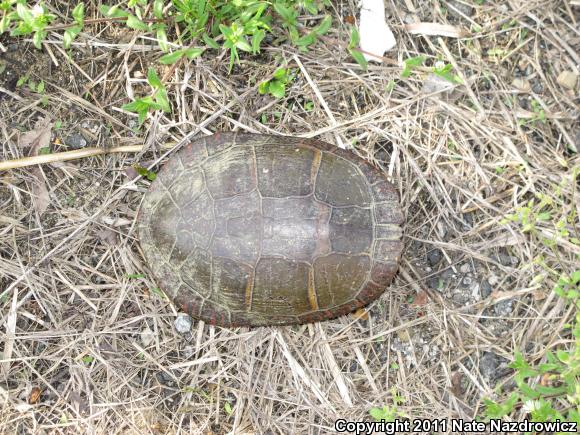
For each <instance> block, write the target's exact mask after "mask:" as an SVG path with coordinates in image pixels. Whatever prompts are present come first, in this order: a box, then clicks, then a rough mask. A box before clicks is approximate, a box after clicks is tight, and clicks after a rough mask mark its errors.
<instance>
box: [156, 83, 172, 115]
mask: <svg viewBox="0 0 580 435" xmlns="http://www.w3.org/2000/svg"><path fill="white" fill-rule="evenodd" d="M155 101H156V102H157V103H158V104H159V105H160V106H161V109H162V110H163V111H164V112H165V113H171V107H170V106H169V99H168V98H167V91H166V90H165V88H159V89H158V90H157V92H156V93H155Z"/></svg>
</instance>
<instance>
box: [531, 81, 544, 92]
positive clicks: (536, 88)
mask: <svg viewBox="0 0 580 435" xmlns="http://www.w3.org/2000/svg"><path fill="white" fill-rule="evenodd" d="M532 91H533V92H534V93H536V94H541V93H542V92H544V85H542V83H540V82H536V83H534V84H533V86H532Z"/></svg>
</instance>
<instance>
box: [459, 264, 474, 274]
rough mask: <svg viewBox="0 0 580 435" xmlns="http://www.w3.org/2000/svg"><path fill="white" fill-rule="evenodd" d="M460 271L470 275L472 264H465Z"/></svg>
mask: <svg viewBox="0 0 580 435" xmlns="http://www.w3.org/2000/svg"><path fill="white" fill-rule="evenodd" d="M459 271H460V272H461V273H469V272H471V264H469V263H464V264H462V265H461V266H460V267H459Z"/></svg>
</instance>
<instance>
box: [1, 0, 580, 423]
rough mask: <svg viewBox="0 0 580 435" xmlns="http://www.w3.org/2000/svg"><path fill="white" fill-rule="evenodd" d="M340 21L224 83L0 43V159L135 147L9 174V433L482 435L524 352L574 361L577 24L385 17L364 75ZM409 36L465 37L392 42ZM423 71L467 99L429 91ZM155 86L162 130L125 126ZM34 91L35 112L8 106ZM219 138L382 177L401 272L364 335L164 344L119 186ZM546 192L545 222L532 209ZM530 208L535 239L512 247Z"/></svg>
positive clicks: (210, 63)
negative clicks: (395, 201)
mask: <svg viewBox="0 0 580 435" xmlns="http://www.w3.org/2000/svg"><path fill="white" fill-rule="evenodd" d="M57 3H58V2H57ZM353 3H354V2H343V5H342V7H340V8H339V7H338V6H337V7H336V9H335V10H334V24H333V28H332V30H331V31H330V32H329V33H328V34H327V35H326V36H325V38H324V41H323V42H321V43H318V44H316V45H315V46H314V47H313V48H312V49H311V50H310V51H308V52H306V53H302V52H298V51H296V50H294V49H292V48H291V47H288V46H286V45H282V46H274V45H271V46H269V48H267V49H265V50H263V52H262V54H261V55H259V56H257V57H252V56H248V55H246V56H242V60H241V63H240V64H239V65H236V66H234V68H233V71H232V73H231V74H228V68H229V58H228V56H227V53H221V52H218V51H208V52H206V53H205V54H204V55H203V56H202V57H199V58H196V59H194V60H192V61H185V62H182V63H180V64H179V66H178V67H177V68H175V67H173V66H161V65H159V64H157V63H156V58H157V57H159V56H160V55H161V53H160V52H159V50H158V49H157V48H156V46H155V45H152V43H151V41H150V40H147V39H143V38H140V37H136V35H138V34H139V33H138V32H135V31H133V30H130V29H127V28H126V27H123V26H120V25H119V24H118V23H107V22H102V23H97V24H93V25H92V26H91V29H92V30H91V32H90V33H88V32H87V33H83V34H81V35H79V37H78V40H77V41H76V42H75V43H73V49H72V51H71V54H72V57H71V59H70V61H69V60H67V56H66V52H65V51H64V50H63V49H62V47H61V45H60V42H59V40H58V39H57V38H56V37H54V36H52V35H51V34H50V33H49V35H48V38H47V41H46V42H45V44H44V49H43V50H42V51H38V50H36V49H35V48H34V47H33V46H32V44H31V43H30V42H25V41H22V40H16V39H10V38H6V37H3V39H1V40H0V43H1V44H2V46H0V48H2V47H3V48H5V49H6V51H5V52H4V53H1V54H0V62H2V65H4V68H3V72H2V73H1V74H0V142H1V146H2V148H1V150H0V152H1V153H2V159H3V160H9V159H15V158H20V157H23V156H27V155H33V154H37V153H42V149H46V147H49V149H50V151H51V152H52V153H57V152H60V151H65V150H70V149H71V147H72V148H74V147H83V146H85V145H88V146H94V147H101V148H110V147H116V146H121V145H140V144H144V149H143V150H142V151H141V152H137V153H121V154H108V155H101V156H95V157H91V158H86V159H82V160H75V161H69V162H58V163H53V164H49V165H42V166H36V167H33V168H24V169H15V170H10V171H5V172H2V173H0V331H1V332H0V355H3V356H2V357H0V432H4V433H17V432H18V433H25V432H28V431H30V432H38V433H45V432H52V433H59V432H63V433H68V432H70V433H72V432H78V431H81V432H96V433H107V432H108V433H183V432H192V433H204V434H208V433H226V432H233V433H284V434H286V433H328V432H330V431H332V427H333V422H334V420H336V419H337V418H345V419H348V420H362V419H368V418H369V414H368V413H369V410H370V409H371V408H372V407H382V406H384V405H387V406H389V407H390V409H392V410H394V412H395V413H399V414H400V415H406V416H409V417H413V418H419V417H430V418H433V417H449V418H451V417H453V418H465V419H473V418H475V417H476V416H481V415H482V414H483V406H482V403H483V402H482V401H483V399H484V398H494V399H498V398H499V399H501V397H502V395H506V394H508V393H509V391H510V390H511V389H513V388H514V383H513V379H512V377H513V372H512V370H511V369H509V368H508V367H507V363H508V362H509V361H512V360H513V355H514V352H515V351H516V350H519V351H521V352H523V353H524V355H525V356H526V358H527V359H529V360H534V361H541V360H542V358H543V357H544V354H545V351H546V349H553V350H554V349H556V348H561V347H570V345H571V340H572V339H571V337H570V334H569V331H568V332H567V330H565V329H563V328H562V325H564V324H566V323H570V322H571V321H572V318H573V316H574V314H575V312H574V309H573V308H572V307H571V306H569V305H566V303H565V302H564V300H563V299H562V298H560V297H558V296H556V295H555V294H554V292H553V291H552V288H553V286H554V284H555V282H556V281H557V279H558V277H559V276H560V275H561V274H565V273H571V271H573V270H574V269H575V268H577V267H578V262H579V261H578V258H579V257H578V255H579V253H580V248H579V245H578V244H577V243H574V242H573V241H571V240H572V239H573V238H576V239H577V238H579V236H578V230H579V226H578V212H579V209H578V208H579V205H578V204H579V201H578V192H577V189H578V187H577V185H576V183H575V179H574V178H573V175H572V174H573V170H574V168H578V166H579V159H578V155H577V149H576V147H577V146H578V135H579V131H578V122H577V117H578V84H576V83H571V81H572V79H571V78H570V76H569V75H566V76H565V75H562V74H564V73H565V72H567V73H566V74H572V76H577V73H578V70H577V68H578V65H580V62H579V59H578V45H579V41H580V35H579V33H578V21H577V19H578V6H572V5H571V4H570V3H569V2H568V1H550V2H546V1H539V0H535V1H534V0H533V1H508V2H502V1H497V2H496V1H484V2H477V3H481V4H480V5H479V4H477V5H475V6H472V7H469V8H466V7H465V5H466V4H468V3H470V2H438V1H429V2H417V1H406V2H396V3H397V5H398V6H396V7H395V5H394V4H391V3H389V4H388V6H387V7H388V16H389V17H390V18H389V20H390V22H391V23H393V24H394V25H393V30H394V32H395V34H396V37H397V41H398V45H397V47H396V48H395V49H394V50H393V51H391V52H390V53H388V55H387V56H388V59H385V62H383V63H382V64H370V65H369V69H368V70H367V71H362V70H361V69H360V67H359V66H358V65H357V64H356V63H355V62H353V60H352V58H350V57H349V55H348V53H347V52H346V50H345V49H344V47H346V45H347V44H348V33H347V32H346V31H345V30H344V27H343V24H341V23H342V22H343V21H344V20H352V18H351V17H350V16H356V12H355V9H354V6H353ZM95 6H96V5H95V4H92V5H87V11H88V16H90V13H91V12H90V11H91V10H94V9H91V8H94V7H95ZM88 16H87V17H88ZM420 21H421V22H429V21H433V22H438V23H440V24H450V25H452V26H454V27H456V28H461V29H464V30H465V31H466V34H468V35H469V36H466V37H463V38H449V37H439V36H422V35H418V34H411V33H409V32H408V31H407V30H406V29H405V23H406V24H411V23H415V22H420ZM420 54H422V55H424V56H426V61H425V63H424V65H423V66H420V67H417V68H416V69H415V70H413V71H412V74H411V75H410V76H409V77H408V78H406V79H401V78H400V73H401V66H400V62H401V61H402V60H405V59H408V58H411V57H414V56H418V55H420ZM436 60H441V61H443V62H445V63H447V64H451V65H453V70H454V72H455V73H456V74H457V75H458V76H459V77H460V79H461V81H462V83H460V84H454V85H453V86H451V87H445V88H444V89H440V88H437V87H435V88H432V87H431V88H430V87H428V86H429V85H428V83H429V80H432V76H430V67H431V66H432V65H433V64H434V62H435V61H436ZM285 63H287V66H288V67H289V68H292V69H293V70H294V72H295V76H296V78H295V79H294V80H293V81H292V82H291V83H289V84H288V86H287V88H286V95H285V97H284V98H282V99H275V98H273V97H272V96H270V95H260V94H259V93H258V91H257V87H258V84H259V82H260V81H262V80H263V79H264V78H266V77H270V76H272V74H273V73H274V71H275V70H276V69H277V68H278V67H280V66H281V65H284V64H285ZM150 66H152V67H154V68H156V70H157V71H158V73H159V76H160V77H162V79H163V80H164V83H165V86H166V88H167V90H168V93H169V98H170V100H171V102H172V109H173V113H172V114H171V115H169V114H166V113H162V112H161V111H158V112H156V113H154V114H153V115H152V116H151V115H150V116H149V118H148V120H147V121H145V123H144V126H143V128H141V129H138V128H137V122H136V116H134V115H133V114H129V113H127V112H124V111H122V110H121V109H120V107H121V106H122V105H123V104H125V103H127V102H129V101H130V99H129V98H128V97H127V95H128V96H129V97H133V96H138V95H142V94H143V93H146V92H148V91H147V86H146V83H145V76H146V73H147V69H148V67H150ZM24 75H28V76H29V77H30V80H32V81H33V82H34V83H35V84H36V83H39V82H40V81H43V82H44V84H45V85H44V86H45V89H44V90H43V92H41V93H39V92H37V91H38V89H36V86H35V85H33V88H35V90H36V91H34V90H33V89H31V88H30V86H27V85H26V84H24V85H22V86H16V82H17V81H18V80H19V78H21V77H22V76H24ZM231 129H238V130H243V131H248V132H260V133H275V134H293V135H299V136H306V137H314V136H315V137H319V138H321V139H324V140H327V141H329V142H331V143H335V144H340V145H343V146H347V147H353V149H354V151H355V152H356V153H358V154H360V155H361V156H363V157H365V158H367V159H369V160H371V161H372V162H374V163H375V164H376V165H379V166H380V167H382V168H384V170H385V172H386V173H387V174H388V175H389V176H390V177H392V180H393V181H394V183H395V184H396V186H397V188H398V190H399V192H400V193H401V197H402V204H403V206H404V207H405V210H406V214H407V224H406V227H405V243H406V252H405V254H404V258H403V261H402V266H401V271H400V273H399V274H398V276H397V278H396V280H395V282H394V283H393V285H392V286H391V287H390V288H389V289H388V290H387V292H386V293H385V294H384V295H383V296H382V297H381V298H380V300H379V301H377V302H376V303H374V304H373V305H372V306H371V307H370V309H369V310H368V319H365V318H364V317H366V316H363V318H357V317H354V316H349V317H343V318H340V319H337V320H334V321H329V322H325V323H322V324H315V325H305V326H297V327H281V328H258V329H254V330H249V329H243V328H242V329H234V330H225V329H220V328H214V327H211V326H208V325H204V324H203V323H202V322H197V321H196V322H194V324H193V329H192V330H191V332H190V333H187V334H185V335H181V334H179V333H177V332H176V330H175V329H174V320H175V316H176V312H175V310H174V308H172V306H171V305H170V304H169V303H168V301H167V300H166V299H164V298H163V295H162V294H161V293H160V292H159V291H158V290H157V289H156V284H155V283H154V282H152V281H151V279H150V278H149V276H150V275H149V273H148V269H147V265H146V264H144V263H143V260H142V256H141V253H140V250H139V245H138V241H137V240H136V233H135V217H136V214H137V210H138V208H139V204H140V200H141V198H142V194H143V192H144V191H145V190H146V189H147V186H148V181H147V180H146V179H136V178H135V176H136V173H135V170H134V169H133V168H132V166H133V165H136V164H137V165H139V166H142V167H151V168H152V169H153V170H155V169H156V168H158V165H159V164H160V163H161V162H162V161H163V158H164V156H165V155H167V153H168V152H169V151H168V150H167V149H164V148H163V145H164V144H173V145H176V146H180V145H181V144H183V143H184V141H185V140H187V139H188V138H191V137H195V136H198V135H203V134H210V133H211V132H214V131H218V130H231ZM557 186H561V187H560V188H559V190H558V189H557ZM537 194H540V195H545V197H546V198H550V199H551V202H550V203H549V205H543V206H542V208H541V209H537V207H538V204H539V203H540V201H541V200H540V199H538V198H537ZM534 198H536V199H535V201H536V202H535V203H534V204H532V205H531V206H530V205H529V201H530V200H531V199H534ZM526 207H527V208H530V209H531V210H532V211H531V212H530V213H532V216H533V228H531V229H530V228H528V229H527V231H523V230H524V229H525V228H523V227H524V225H525V223H520V222H519V221H518V219H517V215H518V213H520V212H521V211H522V209H524V208H526ZM545 212H549V213H550V216H549V218H547V219H542V217H546V215H543V216H540V217H538V215H539V213H545ZM534 213H535V214H534ZM508 214H513V215H515V217H514V218H513V219H512V220H511V221H509V222H507V223H506V222H504V219H505V216H506V215H508ZM528 215H529V213H528ZM561 219H564V221H565V223H564V224H563V225H564V228H565V229H566V230H567V231H568V233H569V234H568V235H566V234H564V235H563V234H562V233H561V232H559V231H560V229H558V228H557V226H556V224H557V222H558V221H559V220H561ZM508 220H509V219H508ZM546 240H549V241H548V242H546ZM550 241H551V242H550ZM498 386H501V387H502V388H503V389H502V390H501V391H500V390H498V388H497V387H498ZM395 410H396V411H395ZM524 416H525V412H524V410H523V409H516V410H514V412H513V413H512V418H523V417H524Z"/></svg>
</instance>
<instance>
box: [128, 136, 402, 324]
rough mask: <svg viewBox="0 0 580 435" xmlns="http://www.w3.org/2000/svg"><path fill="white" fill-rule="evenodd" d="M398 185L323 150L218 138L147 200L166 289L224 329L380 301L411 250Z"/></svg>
mask: <svg viewBox="0 0 580 435" xmlns="http://www.w3.org/2000/svg"><path fill="white" fill-rule="evenodd" d="M402 223H403V215H402V212H401V210H400V207H399V199H398V195H397V193H396V191H395V189H394V187H393V186H392V185H391V184H390V183H389V182H388V181H387V180H386V179H385V177H384V175H383V174H382V172H381V171H379V170H377V169H376V168H374V167H373V166H371V165H370V164H369V163H367V162H366V161H365V160H363V159H361V158H359V157H357V156H355V155H354V154H352V153H350V152H348V151H345V150H341V149H339V148H336V147H333V146H331V145H329V144H327V143H324V142H320V141H317V140H310V139H300V138H293V137H284V136H265V135H256V134H241V133H218V134H215V135H213V136H210V137H207V138H204V139H200V140H198V141H195V142H193V143H191V144H189V145H187V146H185V147H184V148H183V149H181V150H180V151H179V152H178V153H176V154H175V155H173V157H171V158H170V159H169V161H168V162H167V163H166V164H165V166H164V167H163V168H162V170H161V171H160V173H159V174H158V176H157V178H156V179H155V181H154V182H153V183H152V184H151V187H150V189H149V191H148V192H147V194H146V195H145V198H144V200H143V204H142V208H141V213H140V217H139V236H140V241H141V246H142V248H143V252H144V254H145V257H146V259H147V261H148V264H149V267H150V268H151V270H152V272H153V274H154V276H155V279H156V281H157V284H158V285H159V286H160V287H161V288H162V289H163V290H164V291H165V292H166V293H167V294H168V295H170V296H171V297H172V298H173V300H174V301H175V303H176V304H177V305H178V306H179V307H180V308H181V309H182V310H184V311H186V312H188V313H189V314H191V315H192V316H194V317H196V318H200V319H203V320H204V321H206V322H209V323H211V324H217V325H221V326H241V325H246V326H264V325H284V324H294V323H307V322H315V321H319V320H325V319H330V318H333V317H337V316H339V315H342V314H346V313H348V312H351V311H353V310H354V309H356V308H358V307H361V306H363V305H366V304H368V303H369V302H371V301H372V300H374V299H376V298H377V297H378V296H379V295H380V294H381V293H382V292H383V291H384V290H385V289H386V287H387V286H388V285H389V283H390V281H391V279H392V278H393V276H394V274H395V272H396V270H397V266H398V262H399V259H400V255H401V251H402V247H403V246H402V242H401V227H400V226H401V224H402Z"/></svg>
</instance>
